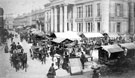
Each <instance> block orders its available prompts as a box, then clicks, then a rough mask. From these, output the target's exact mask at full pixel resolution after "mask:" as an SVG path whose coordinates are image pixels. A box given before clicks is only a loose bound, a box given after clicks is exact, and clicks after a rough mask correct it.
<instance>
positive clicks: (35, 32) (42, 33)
mask: <svg viewBox="0 0 135 78" xmlns="http://www.w3.org/2000/svg"><path fill="white" fill-rule="evenodd" d="M32 33H33V34H36V35H39V36H43V35H44V32H42V31H39V30H37V31H32Z"/></svg>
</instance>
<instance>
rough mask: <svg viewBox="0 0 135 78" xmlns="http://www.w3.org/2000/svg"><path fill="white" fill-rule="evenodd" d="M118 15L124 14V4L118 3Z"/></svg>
mask: <svg viewBox="0 0 135 78" xmlns="http://www.w3.org/2000/svg"><path fill="white" fill-rule="evenodd" d="M116 16H123V5H122V4H116Z"/></svg>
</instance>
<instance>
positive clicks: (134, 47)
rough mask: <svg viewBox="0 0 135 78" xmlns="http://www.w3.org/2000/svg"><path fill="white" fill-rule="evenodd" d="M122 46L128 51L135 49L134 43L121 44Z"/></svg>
mask: <svg viewBox="0 0 135 78" xmlns="http://www.w3.org/2000/svg"><path fill="white" fill-rule="evenodd" d="M120 46H122V47H125V48H127V49H135V44H134V43H124V44H120Z"/></svg>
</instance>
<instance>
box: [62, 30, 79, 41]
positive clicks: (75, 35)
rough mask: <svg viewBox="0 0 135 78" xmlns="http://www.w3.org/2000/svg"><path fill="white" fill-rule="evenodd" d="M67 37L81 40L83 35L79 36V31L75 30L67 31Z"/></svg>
mask: <svg viewBox="0 0 135 78" xmlns="http://www.w3.org/2000/svg"><path fill="white" fill-rule="evenodd" d="M64 37H65V38H68V39H71V40H81V37H79V35H78V33H77V32H73V31H67V32H65V35H64Z"/></svg>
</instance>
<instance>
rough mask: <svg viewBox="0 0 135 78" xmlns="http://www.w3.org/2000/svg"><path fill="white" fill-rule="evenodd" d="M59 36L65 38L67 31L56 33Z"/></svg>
mask: <svg viewBox="0 0 135 78" xmlns="http://www.w3.org/2000/svg"><path fill="white" fill-rule="evenodd" d="M55 35H56V37H57V38H65V37H64V36H65V33H55Z"/></svg>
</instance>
